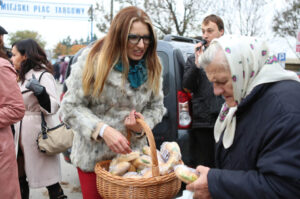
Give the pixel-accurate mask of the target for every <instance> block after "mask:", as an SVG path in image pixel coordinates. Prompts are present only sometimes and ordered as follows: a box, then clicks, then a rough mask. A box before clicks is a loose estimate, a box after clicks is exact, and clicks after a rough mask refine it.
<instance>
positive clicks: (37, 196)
mask: <svg viewBox="0 0 300 199" xmlns="http://www.w3.org/2000/svg"><path fill="white" fill-rule="evenodd" d="M60 156H61V158H60V159H61V170H62V181H61V185H62V187H63V190H64V192H65V194H66V195H67V196H68V198H69V199H82V194H81V190H80V183H79V179H78V174H77V170H76V168H75V167H74V166H73V165H71V164H69V163H67V162H66V161H65V160H64V158H63V156H62V155H60ZM29 198H30V199H49V196H48V191H47V189H46V188H41V189H30V197H29Z"/></svg>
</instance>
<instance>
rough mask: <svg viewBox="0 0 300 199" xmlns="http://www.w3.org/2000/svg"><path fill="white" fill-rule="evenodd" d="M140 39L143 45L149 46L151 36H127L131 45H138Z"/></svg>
mask: <svg viewBox="0 0 300 199" xmlns="http://www.w3.org/2000/svg"><path fill="white" fill-rule="evenodd" d="M141 39H143V42H144V44H145V45H148V44H150V43H151V41H152V39H151V36H149V35H145V36H140V35H135V34H129V35H128V41H129V42H130V43H131V44H138V43H139V42H140V41H141Z"/></svg>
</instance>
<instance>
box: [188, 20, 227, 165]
mask: <svg viewBox="0 0 300 199" xmlns="http://www.w3.org/2000/svg"><path fill="white" fill-rule="evenodd" d="M202 33H203V36H202V37H203V39H205V41H206V42H207V43H206V44H205V45H203V43H201V42H200V43H198V44H197V45H196V47H200V48H201V47H202V48H207V47H208V46H209V44H210V42H211V41H212V40H213V39H214V38H219V37H221V36H222V35H223V34H224V24H223V21H222V19H221V18H220V17H218V16H216V15H209V16H207V17H205V18H204V20H203V23H202ZM196 56H197V52H196ZM183 88H184V90H185V91H187V92H191V93H192V109H193V110H192V112H193V122H192V132H191V134H190V151H191V163H190V165H191V166H192V167H195V166H197V165H199V164H201V165H205V166H209V167H214V144H215V141H214V136H213V127H214V124H215V120H216V118H217V117H218V113H219V111H220V108H221V106H222V104H223V102H224V100H223V98H222V97H221V96H218V97H217V96H215V95H214V93H213V86H212V84H211V83H210V82H209V80H208V79H207V77H206V74H205V72H204V70H203V69H199V68H197V66H196V64H195V54H193V55H191V56H190V57H188V59H187V62H186V65H185V68H184V75H183Z"/></svg>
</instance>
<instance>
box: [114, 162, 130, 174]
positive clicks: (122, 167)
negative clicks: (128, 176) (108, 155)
mask: <svg viewBox="0 0 300 199" xmlns="http://www.w3.org/2000/svg"><path fill="white" fill-rule="evenodd" d="M129 168H130V163H129V162H119V163H117V164H116V165H114V166H111V167H110V168H109V172H110V173H111V174H113V175H118V176H122V175H123V174H124V173H126V172H127V171H128V169H129Z"/></svg>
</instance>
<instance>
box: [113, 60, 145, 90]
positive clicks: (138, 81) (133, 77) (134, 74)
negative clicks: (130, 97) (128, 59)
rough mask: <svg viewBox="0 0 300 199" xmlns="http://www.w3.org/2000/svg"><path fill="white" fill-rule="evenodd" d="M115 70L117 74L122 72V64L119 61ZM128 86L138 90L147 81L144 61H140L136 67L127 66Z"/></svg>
mask: <svg viewBox="0 0 300 199" xmlns="http://www.w3.org/2000/svg"><path fill="white" fill-rule="evenodd" d="M114 69H115V70H117V71H119V72H123V71H124V68H123V64H122V62H121V61H119V62H118V63H117V64H116V65H115V67H114ZM127 79H128V81H129V83H130V86H131V87H132V88H138V87H140V86H141V85H142V84H144V83H145V82H146V81H147V79H148V75H147V68H146V66H145V60H144V59H141V60H140V61H139V62H138V63H137V64H136V65H134V66H132V65H130V66H129V72H128V77H127Z"/></svg>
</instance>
